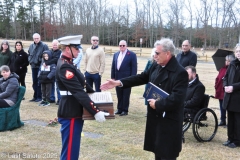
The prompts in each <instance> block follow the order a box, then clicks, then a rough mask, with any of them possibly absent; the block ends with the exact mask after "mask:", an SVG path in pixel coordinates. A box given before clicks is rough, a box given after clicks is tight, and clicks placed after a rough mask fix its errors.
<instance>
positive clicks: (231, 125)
mask: <svg viewBox="0 0 240 160" xmlns="http://www.w3.org/2000/svg"><path fill="white" fill-rule="evenodd" d="M227 113H228V116H227V117H228V125H227V129H228V130H227V134H228V140H230V141H232V142H234V143H235V144H236V145H240V113H239V112H231V111H228V112H227Z"/></svg>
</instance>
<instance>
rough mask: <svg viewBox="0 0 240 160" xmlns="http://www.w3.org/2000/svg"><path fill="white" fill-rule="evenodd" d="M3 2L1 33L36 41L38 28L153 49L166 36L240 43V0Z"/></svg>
mask: <svg viewBox="0 0 240 160" xmlns="http://www.w3.org/2000/svg"><path fill="white" fill-rule="evenodd" d="M113 1H114V0H1V3H0V37H2V38H6V39H22V40H32V35H33V33H35V32H38V33H39V34H40V35H41V37H42V40H44V41H51V40H53V39H55V38H59V37H62V36H65V35H74V34H82V35H83V39H82V41H81V42H82V43H84V44H86V43H90V38H91V36H92V35H97V36H99V40H100V43H101V44H104V45H118V42H119V41H120V40H122V39H124V40H126V41H127V42H128V45H129V46H133V47H139V46H140V38H142V47H153V44H154V42H155V41H156V40H157V39H160V38H161V37H169V38H171V39H172V40H173V41H174V43H175V45H176V46H177V47H180V46H181V43H182V41H183V40H185V39H189V40H190V42H191V43H192V46H194V47H203V48H206V49H208V48H210V49H211V48H212V49H215V48H233V47H234V46H235V45H236V43H237V42H238V41H239V35H240V18H239V13H240V10H239V4H240V0H194V1H192V0H120V1H119V3H118V4H117V5H116V3H115V2H114V3H113Z"/></svg>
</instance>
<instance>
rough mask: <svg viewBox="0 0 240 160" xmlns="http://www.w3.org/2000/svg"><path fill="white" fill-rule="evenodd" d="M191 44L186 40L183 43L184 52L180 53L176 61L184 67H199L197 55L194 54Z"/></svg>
mask: <svg viewBox="0 0 240 160" xmlns="http://www.w3.org/2000/svg"><path fill="white" fill-rule="evenodd" d="M190 49H191V44H190V42H189V40H185V41H183V43H182V52H180V53H178V55H177V57H176V59H177V61H178V62H179V64H181V65H182V66H183V67H186V66H194V67H196V65H197V55H196V54H195V53H194V52H192V51H191V50H190Z"/></svg>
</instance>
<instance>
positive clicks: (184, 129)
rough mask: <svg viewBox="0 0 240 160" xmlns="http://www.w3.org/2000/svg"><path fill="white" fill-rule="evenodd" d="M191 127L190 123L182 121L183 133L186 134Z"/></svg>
mask: <svg viewBox="0 0 240 160" xmlns="http://www.w3.org/2000/svg"><path fill="white" fill-rule="evenodd" d="M190 126H191V122H190V121H189V120H184V121H183V129H182V131H183V132H186V131H187V130H188V128H189V127H190Z"/></svg>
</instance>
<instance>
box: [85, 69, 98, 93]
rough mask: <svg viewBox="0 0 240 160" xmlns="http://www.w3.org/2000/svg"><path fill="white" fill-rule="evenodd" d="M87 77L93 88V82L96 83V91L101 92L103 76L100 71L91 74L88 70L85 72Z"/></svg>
mask: <svg viewBox="0 0 240 160" xmlns="http://www.w3.org/2000/svg"><path fill="white" fill-rule="evenodd" d="M85 78H86V81H87V83H88V84H89V85H90V86H91V87H92V88H93V83H94V85H95V91H96V92H101V90H100V85H101V76H100V75H99V73H95V74H90V73H88V72H85Z"/></svg>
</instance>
